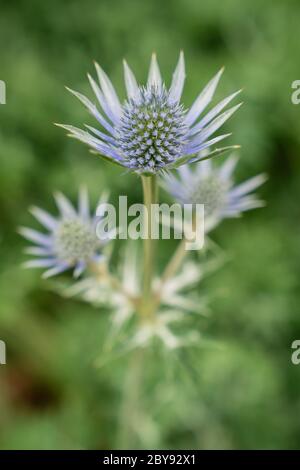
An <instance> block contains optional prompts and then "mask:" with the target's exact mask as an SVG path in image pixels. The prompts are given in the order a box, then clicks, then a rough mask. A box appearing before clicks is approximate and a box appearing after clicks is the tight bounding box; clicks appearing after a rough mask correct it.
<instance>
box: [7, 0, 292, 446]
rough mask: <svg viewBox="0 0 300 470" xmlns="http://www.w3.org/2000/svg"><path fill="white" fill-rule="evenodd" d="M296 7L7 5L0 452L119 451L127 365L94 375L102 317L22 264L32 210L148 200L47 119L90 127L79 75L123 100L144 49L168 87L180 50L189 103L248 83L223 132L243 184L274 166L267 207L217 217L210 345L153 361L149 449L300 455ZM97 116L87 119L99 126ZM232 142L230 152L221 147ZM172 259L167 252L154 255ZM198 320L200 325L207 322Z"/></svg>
mask: <svg viewBox="0 0 300 470" xmlns="http://www.w3.org/2000/svg"><path fill="white" fill-rule="evenodd" d="M299 22H300V4H299V2H298V1H296V0H294V1H293V0H286V1H285V2H283V1H282V0H265V1H264V2H263V3H262V2H261V1H259V0H244V1H236V0H225V1H223V2H220V1H219V0H210V1H207V2H206V1H199V0H168V1H165V2H162V1H160V0H152V1H148V0H146V1H140V0H122V1H115V2H112V1H110V0H87V1H86V2H82V1H77V0H76V1H65V2H62V1H58V0H53V1H52V2H50V3H49V2H40V1H38V0H26V1H25V0H18V1H16V0H10V1H8V0H2V1H1V16H0V50H1V54H0V79H2V80H5V82H6V84H7V104H6V105H5V106H0V159H1V165H0V189H1V191H0V214H1V225H0V268H1V272H0V339H2V340H4V341H6V343H7V348H8V351H7V354H8V357H7V365H5V366H0V415H1V428H0V448H3V449H18V448H22V449H62V448H71V449H76V448H85V449H104V448H106V449H107V448H112V449H113V448H116V447H118V445H119V443H118V437H117V436H118V431H117V427H118V416H119V413H120V396H121V389H122V384H123V381H124V374H125V372H126V365H127V364H128V358H126V357H124V358H122V357H121V358H119V359H118V360H114V361H112V362H110V363H108V364H106V365H104V366H103V367H101V368H96V367H94V364H95V359H96V358H97V357H99V356H101V349H102V344H103V340H104V338H105V335H106V333H107V329H108V324H109V318H108V317H109V315H108V312H106V311H105V309H94V308H92V307H91V306H89V305H86V304H84V303H80V302H78V301H75V300H68V299H64V298H61V297H60V296H59V295H58V294H57V293H55V291H54V289H53V285H52V284H51V282H49V283H47V282H45V281H42V280H41V279H40V272H37V271H29V270H28V271H25V270H22V269H21V268H20V263H21V262H22V261H24V256H23V254H22V249H23V247H24V245H25V243H24V241H23V240H22V239H21V238H20V237H19V235H18V234H17V233H16V229H17V226H18V225H24V224H25V225H31V224H32V218H31V216H30V215H29V214H28V212H27V208H28V206H30V205H32V204H37V205H40V206H42V207H45V208H47V209H49V210H54V204H53V200H52V196H51V194H52V191H53V190H54V189H60V190H62V191H64V192H65V193H66V194H67V195H68V196H69V197H71V198H75V196H76V192H77V188H78V185H79V184H80V183H82V182H83V183H86V184H88V186H89V189H90V192H91V195H92V199H93V201H94V202H95V201H96V199H97V197H98V195H99V193H100V192H101V191H102V189H103V188H104V187H106V188H107V187H108V188H109V189H110V190H111V193H112V198H113V200H114V199H115V200H116V198H117V196H118V194H128V195H129V198H130V200H132V201H139V200H140V198H141V189H140V187H139V184H138V180H137V179H136V177H135V176H132V175H124V174H123V173H122V170H119V169H118V168H117V167H112V166H110V165H109V164H107V163H104V162H102V161H101V160H100V159H98V158H96V157H95V156H92V155H91V154H89V152H88V150H87V148H86V147H84V146H83V145H81V144H79V143H77V142H75V141H73V140H71V139H67V138H66V137H65V135H64V132H62V131H61V130H60V129H58V128H56V127H55V126H54V125H53V122H66V123H73V124H80V123H81V122H86V121H87V120H88V119H89V118H88V116H87V114H86V112H85V110H84V109H83V107H82V106H81V105H80V104H79V102H77V100H76V99H74V98H73V97H72V96H70V95H69V94H68V93H67V92H66V90H65V89H64V85H69V86H71V87H72V88H74V89H77V90H80V91H82V92H84V93H87V94H88V95H89V96H91V94H90V91H89V87H88V83H87V79H86V72H87V71H89V72H93V64H92V61H93V60H94V59H97V61H99V62H100V63H101V65H102V66H103V68H104V69H105V70H106V71H107V72H108V73H109V75H110V77H111V78H112V80H113V82H114V83H115V85H116V87H117V89H118V91H119V92H120V94H121V96H124V89H123V83H122V82H123V78H122V67H121V60H122V58H123V57H126V59H127V60H128V62H129V63H130V65H131V66H132V68H133V69H134V71H135V72H136V74H137V76H138V78H139V80H144V79H145V77H146V73H147V69H148V64H149V59H150V54H151V52H152V51H153V50H155V51H156V52H157V54H158V58H159V62H160V65H161V69H162V72H163V74H164V76H166V77H168V79H170V77H171V73H172V70H173V67H174V65H175V63H176V61H177V58H178V52H179V50H180V49H184V51H185V56H186V65H187V81H186V87H185V91H184V96H183V99H184V102H185V103H186V104H187V105H189V104H191V102H192V100H193V98H194V97H195V96H196V94H197V93H198V92H199V90H200V88H201V87H202V86H203V85H205V84H206V82H207V81H208V80H209V79H210V78H211V77H212V76H213V75H214V73H215V72H216V71H217V70H218V69H219V68H220V66H222V65H225V66H226V71H225V74H224V76H223V78H222V80H221V83H220V86H219V89H218V93H217V96H216V100H217V99H218V98H222V97H224V96H227V95H228V94H229V93H230V92H232V91H234V90H236V89H238V88H240V87H243V88H244V91H243V100H244V102H245V104H244V106H243V107H242V108H241V110H239V111H238V113H237V114H236V115H235V116H234V117H233V118H231V120H230V122H229V123H228V124H227V125H226V130H227V129H230V130H232V131H233V132H234V135H233V137H231V142H232V143H239V144H241V145H242V149H241V151H240V156H241V159H240V163H239V168H238V171H237V179H238V180H240V179H243V178H247V177H250V176H253V175H255V174H257V173H259V172H267V173H268V174H269V181H268V182H267V183H266V184H265V186H264V188H262V189H261V190H260V194H261V196H262V197H264V199H265V200H266V201H267V207H266V208H264V209H259V210H256V211H253V212H252V213H247V214H246V215H245V216H244V217H243V218H242V219H240V220H230V221H226V222H224V223H223V224H222V225H221V226H219V228H218V229H217V230H216V231H215V232H214V236H213V238H214V240H215V241H216V242H217V243H218V245H219V246H220V247H221V248H222V249H223V250H224V252H225V253H226V260H227V261H226V263H225V264H224V265H223V266H222V267H221V268H220V269H219V270H218V271H217V272H215V273H213V274H212V275H210V276H209V277H208V278H206V279H205V280H204V281H203V282H202V283H201V285H200V286H199V292H200V294H201V295H203V296H205V297H207V298H209V308H210V316H209V317H208V319H207V320H205V321H202V322H201V325H200V327H201V331H202V333H203V337H204V338H207V339H209V341H207V342H206V341H205V340H204V342H203V344H201V345H199V347H196V348H195V347H194V348H191V349H189V350H187V351H185V352H184V353H182V354H181V353H175V352H162V351H157V350H155V351H152V352H150V353H148V356H147V361H148V365H147V378H145V386H144V390H143V395H142V397H141V399H142V401H143V409H144V412H143V414H142V415H141V417H140V430H139V432H138V434H139V435H138V436H137V438H136V441H135V442H134V445H135V446H136V447H141V448H143V447H144V448H146V447H147V448H151V447H152V448H199V449H212V448H225V449H253V448H271V449H278V448H287V449H290V448H299V447H300V418H299V416H300V366H298V367H297V366H295V365H292V363H291V360H290V357H291V343H292V341H293V340H294V339H298V338H300V308H299V303H300V290H299V280H300V210H299V200H300V187H299V184H300V161H299V157H300V132H299V122H300V106H295V105H292V103H291V92H292V90H291V83H292V82H293V81H294V80H296V79H300V55H299V34H298V31H299ZM90 122H91V121H90ZM228 142H229V141H228ZM173 249H174V244H173V242H170V243H169V244H167V245H166V246H165V250H164V252H163V253H162V254H161V255H160V259H159V262H160V263H161V264H162V263H163V262H165V261H166V259H167V258H168V256H169V255H170V253H171V252H172V251H173ZM196 325H197V327H198V323H197V324H196Z"/></svg>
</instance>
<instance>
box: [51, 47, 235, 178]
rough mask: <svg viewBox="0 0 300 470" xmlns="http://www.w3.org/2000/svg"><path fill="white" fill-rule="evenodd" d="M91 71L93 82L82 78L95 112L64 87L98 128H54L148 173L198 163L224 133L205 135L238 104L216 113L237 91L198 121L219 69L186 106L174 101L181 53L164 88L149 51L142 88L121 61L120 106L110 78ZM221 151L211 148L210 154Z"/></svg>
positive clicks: (179, 79) (182, 78)
mask: <svg viewBox="0 0 300 470" xmlns="http://www.w3.org/2000/svg"><path fill="white" fill-rule="evenodd" d="M96 71H97V75H98V81H99V83H97V82H96V81H95V80H94V79H93V78H92V77H91V76H90V75H88V78H89V81H90V84H91V86H92V89H93V91H94V93H95V96H96V99H97V101H98V104H99V106H100V108H101V111H100V110H99V109H98V107H97V106H96V105H95V104H94V103H92V102H91V101H90V100H89V99H88V98H86V97H85V96H84V95H82V94H81V93H78V92H76V91H73V90H70V89H69V91H70V92H71V93H73V94H74V95H75V96H76V97H77V98H78V99H79V100H80V101H81V102H82V103H83V104H84V105H85V107H86V108H87V109H88V110H89V111H90V113H91V114H92V115H93V116H94V117H95V118H96V120H97V121H98V124H99V125H100V127H101V129H98V128H97V129H96V128H94V127H91V126H88V125H85V127H86V129H85V130H83V129H79V128H77V127H74V126H69V125H62V124H59V126H61V127H63V128H65V129H67V130H68V131H69V133H70V135H71V136H72V137H75V138H76V139H78V140H80V141H82V142H84V143H86V144H87V145H88V146H89V147H90V148H91V149H93V151H96V152H97V153H100V154H101V155H102V156H104V157H105V158H107V159H108V160H110V161H111V162H114V163H116V164H118V165H121V166H123V167H126V168H128V169H130V170H133V171H136V172H138V173H144V174H153V173H157V172H159V171H160V170H163V169H170V168H176V167H178V166H179V165H182V164H184V163H186V162H188V161H191V162H192V161H198V160H199V151H200V150H202V149H204V148H208V147H211V146H212V145H214V144H216V143H217V142H219V141H221V140H222V139H224V138H225V137H227V136H229V135H230V134H224V135H219V136H217V137H214V138H212V139H210V137H211V135H212V134H214V133H215V132H216V131H217V130H218V129H219V127H221V126H222V125H223V123H224V122H225V121H226V120H227V119H228V118H229V117H230V116H231V115H232V114H233V113H234V112H235V111H236V109H237V108H238V107H239V106H240V104H238V105H237V106H234V107H232V108H230V109H228V110H227V111H225V112H223V113H221V111H222V109H223V108H225V106H227V104H228V103H229V102H230V101H231V100H232V99H233V98H234V97H235V96H236V95H237V94H238V93H239V91H238V92H236V93H233V94H232V95H230V96H228V97H227V98H225V99H224V100H223V101H221V102H220V103H219V104H218V105H217V106H215V107H214V108H213V109H212V110H211V111H210V112H209V113H208V114H206V115H204V116H202V117H201V118H200V119H199V116H200V115H201V114H203V111H204V110H205V108H206V107H207V105H208V104H209V103H210V101H211V100H212V98H213V95H214V92H215V90H216V87H217V84H218V82H219V79H220V77H221V74H222V72H223V69H222V70H220V71H219V72H218V73H217V74H216V76H215V77H213V79H212V80H211V81H210V82H209V83H208V84H207V85H206V87H205V88H204V89H203V91H202V92H201V93H200V94H199V95H198V97H197V98H196V100H195V102H194V104H193V105H192V106H191V107H190V109H186V108H185V107H184V106H183V105H182V104H181V102H180V99H181V94H182V90H183V86H184V81H185V65H184V58H183V53H181V54H180V57H179V61H178V64H177V67H176V69H175V71H174V74H173V79H172V83H171V86H170V88H167V87H166V85H165V84H164V83H163V81H162V78H161V75H160V71H159V67H158V64H157V61H156V56H155V54H153V56H152V60H151V65H150V71H149V76H148V81H147V84H146V86H139V85H138V84H137V81H136V79H135V76H134V74H133V72H132V71H131V70H130V68H129V67H128V65H127V63H126V62H124V74H125V85H126V90H127V98H126V100H125V101H124V103H122V104H121V102H120V101H119V98H118V96H117V93H116V91H115V89H114V87H113V85H112V83H111V81H110V80H109V78H108V76H107V75H106V74H105V72H104V71H103V70H102V69H101V67H100V66H99V65H98V64H96ZM220 113H221V114H220ZM224 150H226V149H217V150H216V151H214V152H212V155H213V154H215V153H216V152H217V153H221V152H222V151H224ZM205 158H208V155H206V157H205Z"/></svg>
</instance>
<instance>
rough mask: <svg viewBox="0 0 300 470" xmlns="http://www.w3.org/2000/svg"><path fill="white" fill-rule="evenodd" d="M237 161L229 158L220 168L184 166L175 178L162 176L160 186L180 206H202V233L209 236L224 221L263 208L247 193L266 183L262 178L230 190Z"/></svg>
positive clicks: (232, 186) (264, 177) (255, 198)
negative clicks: (203, 230)
mask: <svg viewBox="0 0 300 470" xmlns="http://www.w3.org/2000/svg"><path fill="white" fill-rule="evenodd" d="M237 160H238V159H237V158H236V157H235V156H230V157H229V158H227V160H226V161H225V163H223V165H221V166H216V165H214V164H213V163H212V162H211V160H206V161H204V162H199V163H197V164H196V165H193V166H191V165H185V166H182V167H180V168H179V169H178V176H179V178H178V177H176V176H175V175H174V174H171V173H168V174H166V175H164V176H163V178H162V185H163V187H164V188H165V189H166V190H167V191H168V192H169V193H170V194H171V195H172V196H173V197H174V198H175V199H176V200H177V201H178V202H179V203H181V204H193V207H194V208H195V207H196V204H203V205H204V217H205V231H206V232H209V231H210V230H212V229H213V228H214V227H215V226H216V225H218V224H219V223H220V222H221V221H222V220H223V219H225V218H229V217H237V216H239V215H240V214H241V213H242V212H244V211H247V210H250V209H254V208H256V207H262V206H263V205H264V202H263V201H261V200H260V199H258V198H257V196H256V195H255V194H251V193H252V191H254V190H255V189H256V188H257V187H258V186H260V185H261V184H263V183H264V182H265V181H266V175H263V174H261V175H257V176H255V177H253V178H250V179H249V180H247V181H245V182H244V183H241V184H239V185H236V186H234V182H233V179H232V174H233V171H234V169H235V166H236V164H237Z"/></svg>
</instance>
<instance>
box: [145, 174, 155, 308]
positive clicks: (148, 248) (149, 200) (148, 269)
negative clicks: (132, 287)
mask: <svg viewBox="0 0 300 470" xmlns="http://www.w3.org/2000/svg"><path fill="white" fill-rule="evenodd" d="M142 184H143V192H144V206H145V209H146V220H145V223H146V233H145V238H144V279H143V312H144V313H146V314H149V312H150V310H151V308H150V304H151V297H152V279H153V271H154V259H155V246H154V245H155V243H154V240H152V237H151V232H152V217H151V207H152V204H155V203H156V201H157V181H156V176H142Z"/></svg>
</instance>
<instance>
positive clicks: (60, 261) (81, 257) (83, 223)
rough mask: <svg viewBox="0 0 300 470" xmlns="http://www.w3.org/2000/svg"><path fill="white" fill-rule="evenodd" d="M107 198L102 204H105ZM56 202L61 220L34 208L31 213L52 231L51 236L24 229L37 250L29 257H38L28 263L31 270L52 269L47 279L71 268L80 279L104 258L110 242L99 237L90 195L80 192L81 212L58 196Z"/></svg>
mask: <svg viewBox="0 0 300 470" xmlns="http://www.w3.org/2000/svg"><path fill="white" fill-rule="evenodd" d="M105 197H106V196H103V198H101V202H105ZM55 200H56V204H57V207H58V209H59V217H57V218H55V217H52V215H50V214H49V213H48V212H46V211H44V210H43V209H40V208H38V207H33V208H32V209H31V213H32V214H33V215H34V217H35V218H36V219H37V220H38V221H39V222H40V223H41V224H42V225H43V226H44V227H45V228H47V229H48V234H44V233H41V232H38V231H36V230H33V229H30V228H26V227H22V228H21V229H20V233H21V234H22V235H23V236H24V237H25V238H26V239H27V240H29V241H31V242H33V243H34V244H35V245H36V246H33V247H30V248H27V249H26V253H28V254H30V255H34V256H37V257H38V258H37V259H34V260H30V261H27V262H26V263H25V266H26V267H29V268H34V267H37V268H49V269H47V271H46V272H45V273H44V274H43V277H45V278H47V277H50V276H54V275H56V274H59V273H61V272H63V271H66V270H67V269H69V268H74V276H75V277H78V276H80V274H81V273H82V272H83V271H84V269H85V268H86V267H87V265H88V264H89V263H93V262H96V261H98V260H99V259H101V258H102V256H103V255H102V248H103V247H104V245H105V244H106V243H107V241H108V238H107V239H106V240H99V239H98V238H97V236H96V228H95V223H96V221H97V219H96V217H93V216H91V215H90V208H89V199H88V194H87V191H86V190H85V189H84V188H82V189H81V190H80V192H79V200H78V210H76V209H75V208H74V207H73V205H72V204H71V203H70V201H69V200H68V199H67V198H66V197H65V196H64V195H63V194H62V193H56V194H55Z"/></svg>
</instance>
